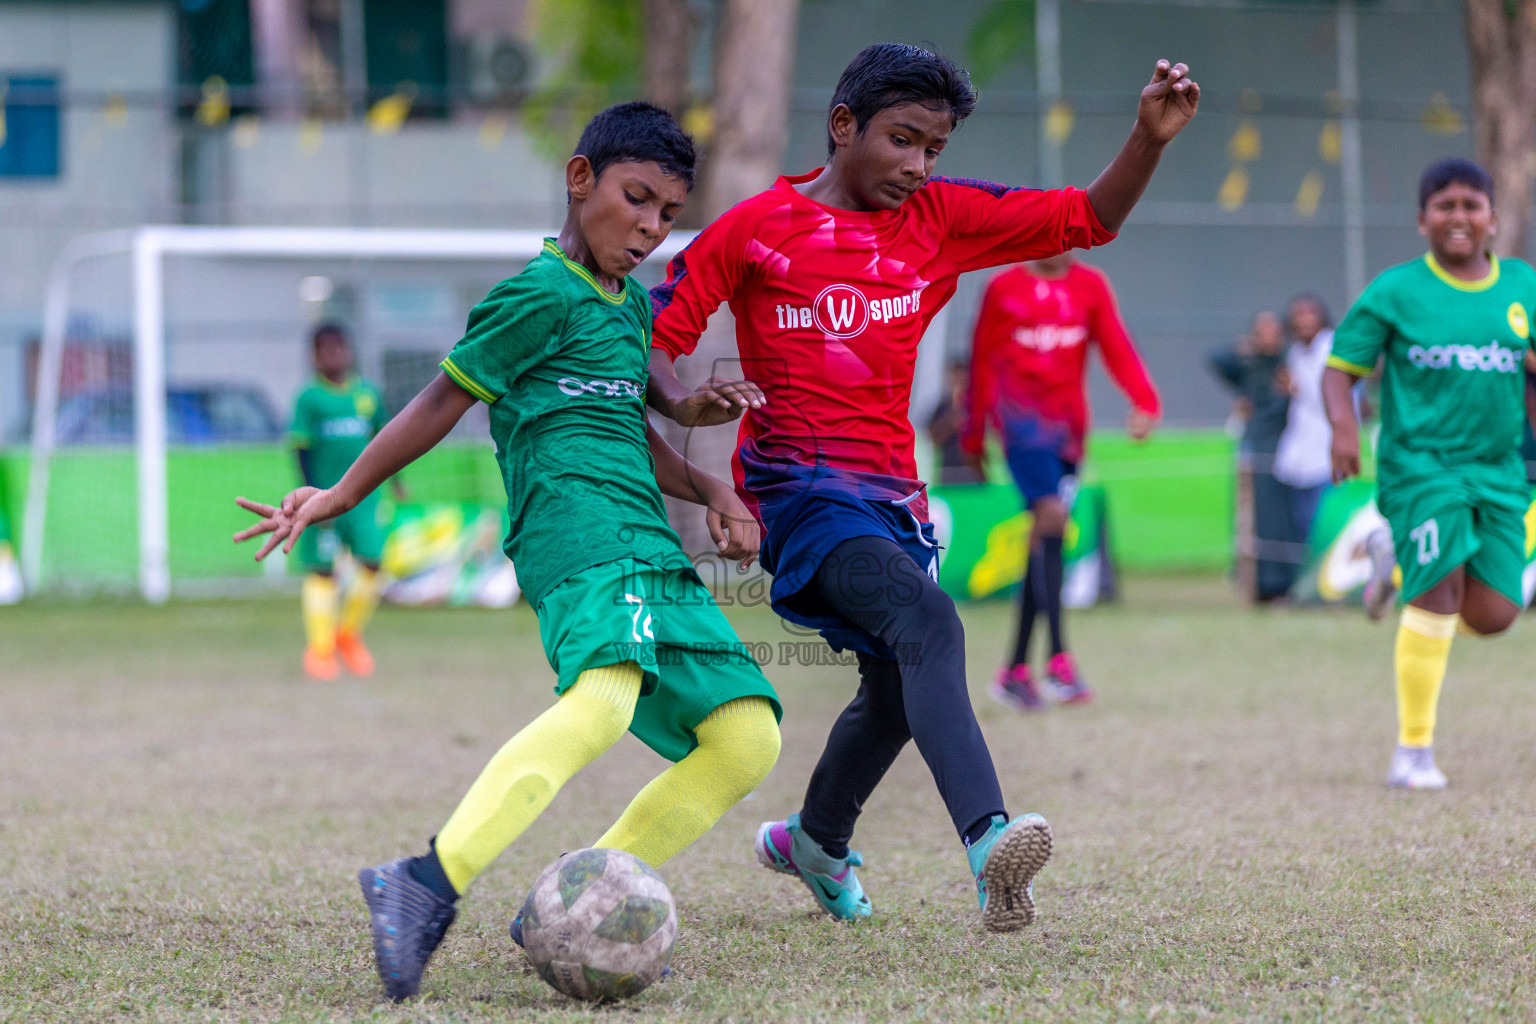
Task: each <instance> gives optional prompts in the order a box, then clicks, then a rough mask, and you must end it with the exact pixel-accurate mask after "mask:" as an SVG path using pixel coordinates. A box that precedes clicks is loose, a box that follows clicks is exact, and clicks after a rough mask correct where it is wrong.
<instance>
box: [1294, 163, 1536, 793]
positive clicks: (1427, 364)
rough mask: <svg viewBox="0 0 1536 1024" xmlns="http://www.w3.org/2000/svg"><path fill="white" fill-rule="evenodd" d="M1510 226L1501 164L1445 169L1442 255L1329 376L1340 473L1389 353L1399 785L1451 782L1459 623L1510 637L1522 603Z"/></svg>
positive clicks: (1530, 274)
mask: <svg viewBox="0 0 1536 1024" xmlns="http://www.w3.org/2000/svg"><path fill="white" fill-rule="evenodd" d="M1497 227H1498V224H1497V219H1496V218H1495V215H1494V210H1493V181H1492V179H1490V178H1489V176H1488V172H1486V171H1485V170H1483V169H1482V168H1481V167H1479V166H1478V165H1477V164H1474V163H1472V162H1470V161H1467V160H1443V161H1440V162H1439V163H1436V164H1433V165H1431V166H1430V167H1429V168H1428V169H1427V170H1426V171H1425V172H1424V176H1423V178H1422V179H1421V180H1420V183H1419V233H1420V234H1421V235H1423V236H1424V237H1425V238H1426V239H1428V240H1429V252H1428V253H1426V254H1425V255H1424V256H1423V257H1421V258H1419V259H1416V260H1412V261H1410V262H1408V263H1403V264H1400V265H1398V266H1395V267H1391V268H1389V269H1387V270H1385V271H1383V272H1382V273H1381V275H1380V276H1378V277H1377V278H1376V279H1375V280H1374V281H1372V282H1371V284H1370V286H1369V287H1368V288H1366V290H1365V292H1364V293H1363V294H1361V296H1360V298H1359V299H1358V300H1357V301H1356V302H1355V305H1354V306H1353V307H1352V308H1351V309H1350V311H1349V313H1348V315H1347V316H1345V317H1344V322H1343V323H1341V324H1340V325H1339V329H1338V331H1337V333H1336V334H1335V335H1334V342H1333V354H1332V355H1331V356H1330V357H1329V359H1328V369H1327V371H1326V372H1325V374H1324V377H1323V400H1324V403H1325V405H1326V407H1327V410H1328V419H1329V421H1330V422H1331V423H1332V426H1333V452H1332V457H1333V475H1334V479H1335V480H1336V481H1337V480H1343V479H1345V478H1348V477H1351V476H1354V475H1356V474H1357V473H1359V471H1360V427H1359V424H1358V422H1356V419H1355V410H1354V404H1353V402H1352V400H1351V396H1350V389H1351V387H1352V386H1353V385H1354V383H1355V381H1356V379H1358V378H1360V377H1362V376H1365V375H1366V374H1368V373H1370V372H1371V371H1372V370H1373V368H1374V367H1375V366H1376V362H1377V360H1378V359H1382V360H1384V361H1385V368H1384V373H1383V377H1382V388H1381V444H1380V447H1379V450H1378V454H1377V468H1376V476H1377V483H1376V492H1377V497H1376V501H1377V505H1378V507H1379V508H1380V509H1381V513H1382V515H1384V516H1386V518H1387V521H1388V522H1389V523H1390V524H1391V527H1392V536H1393V540H1394V542H1395V545H1396V551H1397V561H1398V563H1399V565H1400V566H1401V568H1402V574H1403V598H1404V600H1405V601H1406V602H1407V607H1406V608H1404V609H1403V616H1402V622H1401V625H1400V626H1399V627H1398V632H1397V649H1396V671H1397V702H1398V725H1399V733H1398V745H1397V749H1396V750H1395V751H1394V753H1393V755H1392V762H1391V766H1390V768H1389V771H1388V775H1387V784H1388V785H1390V786H1401V787H1406V788H1411V789H1439V788H1440V787H1442V786H1444V785H1445V776H1444V775H1443V774H1441V772H1440V770H1439V768H1437V767H1436V765H1435V755H1434V747H1433V740H1434V726H1435V710H1436V706H1437V704H1438V702H1439V697H1440V684H1441V682H1442V680H1443V679H1444V677H1445V666H1446V662H1447V661H1448V660H1449V658H1450V653H1451V638H1452V636H1453V635H1454V634H1455V632H1456V630H1457V627H1458V624H1459V625H1460V627H1461V628H1462V630H1463V631H1464V632H1469V633H1472V634H1475V635H1482V636H1488V635H1490V634H1493V633H1501V632H1503V631H1504V630H1506V629H1508V628H1509V626H1510V624H1511V623H1513V622H1514V621H1515V617H1516V615H1518V614H1519V612H1520V608H1521V605H1522V604H1523V599H1522V594H1521V573H1522V571H1523V570H1524V568H1525V512H1526V509H1527V508H1528V507H1529V506H1530V503H1531V491H1530V487H1529V485H1527V483H1526V479H1525V465H1524V463H1523V462H1522V461H1521V458H1520V439H1521V435H1522V430H1523V425H1522V419H1523V418H1524V417H1525V415H1526V411H1525V400H1524V395H1525V383H1524V374H1523V373H1522V369H1523V367H1524V366H1525V365H1526V363H1527V362H1528V361H1530V359H1531V357H1530V337H1531V331H1530V325H1531V318H1532V314H1533V311H1536V271H1533V270H1532V269H1531V267H1530V265H1529V264H1527V263H1525V262H1524V261H1522V260H1515V259H1505V260H1500V259H1499V258H1498V257H1497V256H1494V255H1492V254H1491V253H1489V251H1488V248H1487V242H1488V239H1489V238H1490V237H1491V236H1492V235H1493V233H1494V232H1495V231H1496V230H1497ZM1378 582H1379V581H1378Z"/></svg>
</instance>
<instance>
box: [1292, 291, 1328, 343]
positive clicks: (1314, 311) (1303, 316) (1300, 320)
mask: <svg viewBox="0 0 1536 1024" xmlns="http://www.w3.org/2000/svg"><path fill="white" fill-rule="evenodd" d="M1289 319H1290V322H1291V334H1292V335H1293V336H1294V337H1295V338H1296V339H1297V340H1298V341H1311V340H1312V339H1313V338H1315V337H1317V332H1318V331H1320V330H1322V329H1323V311H1322V310H1320V309H1318V308H1317V304H1316V303H1315V302H1308V301H1307V300H1306V299H1297V300H1296V301H1295V302H1293V303H1291V308H1290V312H1289Z"/></svg>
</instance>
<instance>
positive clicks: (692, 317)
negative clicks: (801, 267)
mask: <svg viewBox="0 0 1536 1024" xmlns="http://www.w3.org/2000/svg"><path fill="white" fill-rule="evenodd" d="M745 205H746V204H745V203H743V204H741V205H740V206H736V207H733V208H732V209H730V210H728V211H726V213H725V214H724V215H723V216H722V217H720V219H719V220H716V221H715V222H714V223H713V224H711V225H709V226H708V227H706V228H705V229H704V230H703V231H700V232H699V233H698V236H697V237H695V238H694V240H693V241H691V242H689V243H688V244H687V245H686V246H684V247H683V250H682V251H681V252H679V253H678V254H677V255H676V256H673V257H672V260H671V262H670V263H668V264H667V280H666V281H665V282H663V283H662V284H659V285H657V286H656V287H655V288H652V289H651V347H652V348H659V349H661V350H662V351H663V352H665V353H667V354H668V355H669V356H671V357H672V358H673V359H676V358H677V357H678V356H684V355H691V354H692V353H693V350H694V349H695V348H696V347H698V344H699V336H700V335H701V334H703V333H704V327H705V325H706V324H708V323H709V317H710V314H711V313H713V312H714V311H715V310H717V309H719V308H720V304H721V303H723V302H725V301H727V300H728V299H729V298H730V297H731V295H732V294H733V293H734V292H735V291H736V287H737V285H738V284H740V283H741V279H742V275H743V272H744V266H745V260H744V259H743V253H742V245H741V243H740V241H739V239H738V238H737V232H736V231H735V230H734V227H735V225H736V224H737V223H739V222H741V221H742V220H743V218H742V217H741V216H739V214H740V211H741V210H742V207H743V206H745Z"/></svg>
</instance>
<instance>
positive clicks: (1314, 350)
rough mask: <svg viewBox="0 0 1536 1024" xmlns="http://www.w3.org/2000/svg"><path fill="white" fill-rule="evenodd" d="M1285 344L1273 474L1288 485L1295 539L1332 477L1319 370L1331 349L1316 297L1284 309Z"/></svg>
mask: <svg viewBox="0 0 1536 1024" xmlns="http://www.w3.org/2000/svg"><path fill="white" fill-rule="evenodd" d="M1285 327H1286V333H1287V334H1289V335H1290V338H1291V346H1290V348H1288V349H1287V350H1286V353H1285V369H1286V375H1287V376H1288V377H1289V378H1290V385H1291V387H1290V391H1291V401H1290V407H1289V409H1288V410H1287V413H1286V420H1285V430H1284V432H1283V433H1282V434H1281V435H1280V444H1279V446H1278V447H1277V448H1276V450H1275V477H1276V478H1277V479H1279V481H1280V482H1281V483H1283V484H1286V485H1287V486H1289V487H1290V488H1291V516H1292V520H1293V522H1292V525H1293V527H1294V528H1295V533H1296V539H1297V540H1298V541H1301V542H1303V543H1305V542H1306V541H1307V539H1308V538H1309V537H1310V536H1311V535H1312V521H1313V520H1314V519H1316V518H1317V507H1318V504H1319V503H1320V502H1321V501H1322V499H1323V494H1324V492H1326V491H1327V490H1328V487H1329V485H1330V484H1331V483H1332V480H1333V466H1332V464H1331V462H1330V460H1329V455H1328V453H1329V451H1330V446H1331V445H1332V443H1333V430H1332V428H1331V427H1329V426H1328V415H1327V413H1325V412H1324V411H1323V370H1324V369H1326V368H1327V365H1328V354H1329V353H1330V352H1332V351H1333V329H1332V323H1331V321H1330V320H1329V317H1328V307H1326V306H1324V305H1323V300H1322V299H1320V298H1318V297H1317V296H1316V295H1298V296H1296V297H1295V298H1294V299H1292V300H1291V301H1290V305H1288V306H1287V307H1286V313H1285Z"/></svg>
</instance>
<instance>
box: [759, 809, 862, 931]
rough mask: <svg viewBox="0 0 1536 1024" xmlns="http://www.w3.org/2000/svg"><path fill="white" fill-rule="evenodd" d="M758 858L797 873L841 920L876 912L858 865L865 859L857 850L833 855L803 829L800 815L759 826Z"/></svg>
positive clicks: (769, 866)
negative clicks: (861, 881) (858, 870)
mask: <svg viewBox="0 0 1536 1024" xmlns="http://www.w3.org/2000/svg"><path fill="white" fill-rule="evenodd" d="M753 847H754V848H755V849H756V851H757V862H758V863H759V864H761V865H762V866H763V867H765V868H767V869H769V870H770V871H777V872H779V873H781V874H785V875H794V876H796V877H797V878H799V879H800V881H802V882H804V883H805V886H806V888H808V889H810V890H811V895H813V896H815V897H816V902H818V903H820V904H821V905H822V908H823V909H825V910H826V912H827V913H829V914H831V915H832V916H833V917H835V918H837V919H838V920H839V921H856V920H858V919H859V918H861V917H868V916H869V915H870V914H872V913H874V907H873V906H871V905H870V902H869V897H868V896H866V895H864V887H863V886H862V885H860V884H859V876H858V875H857V874H855V873H854V870H853V869H854V868H856V867H858V866H859V865H861V864H863V863H864V858H862V857H860V856H859V853H858V851H857V850H849V851H848V856H847V857H844V858H841V859H839V858H836V857H829V856H827V853H826V851H825V850H823V849H822V848H821V847H820V845H818V844H817V842H816V841H815V840H814V839H812V838H811V837H810V836H808V835H806V834H805V833H804V832H802V831H801V830H800V815H798V814H791V815H790V816H789V817H788V818H786V819H785V820H783V821H765V822H763V824H762V826H761V827H760V828H758V830H757V841H756V842H755V843H754V844H753Z"/></svg>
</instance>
